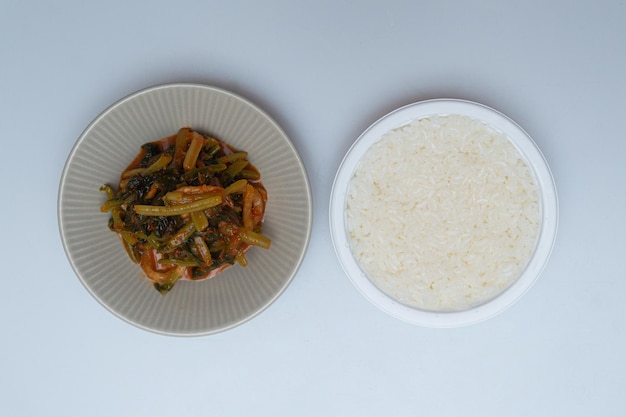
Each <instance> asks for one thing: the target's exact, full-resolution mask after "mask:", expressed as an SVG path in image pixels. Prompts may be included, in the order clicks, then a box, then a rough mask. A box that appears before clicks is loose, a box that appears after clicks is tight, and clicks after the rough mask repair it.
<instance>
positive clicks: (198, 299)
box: [58, 84, 312, 335]
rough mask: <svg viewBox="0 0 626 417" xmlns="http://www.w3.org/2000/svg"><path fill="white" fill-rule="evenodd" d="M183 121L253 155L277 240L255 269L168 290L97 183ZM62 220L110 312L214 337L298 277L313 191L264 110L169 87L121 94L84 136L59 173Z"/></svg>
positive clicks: (268, 228)
mask: <svg viewBox="0 0 626 417" xmlns="http://www.w3.org/2000/svg"><path fill="white" fill-rule="evenodd" d="M183 126H190V127H192V128H193V129H195V130H198V131H201V132H205V133H209V134H212V135H214V136H216V137H218V138H220V139H222V140H224V141H226V142H227V143H229V144H231V145H233V146H234V147H236V148H239V149H242V150H245V151H247V152H248V153H249V159H250V162H251V163H253V164H254V165H255V166H256V167H257V168H258V169H259V171H260V173H261V175H262V181H263V184H264V185H265V187H266V188H267V191H268V203H267V207H266V213H265V222H264V226H263V233H264V234H265V235H267V236H268V237H270V238H271V240H272V246H271V248H270V249H269V250H265V249H260V248H252V250H250V251H249V252H248V254H247V258H248V261H249V265H248V267H245V268H244V267H241V266H239V265H235V266H233V267H231V268H228V269H226V270H225V271H224V272H222V273H221V274H219V275H218V276H217V277H215V278H212V279H209V280H205V281H201V282H190V281H181V282H179V283H177V284H176V286H175V287H174V289H173V290H172V291H170V293H168V294H167V295H165V296H163V295H161V294H159V293H158V292H157V291H155V290H154V288H153V287H152V283H151V282H150V281H149V280H148V279H147V278H145V277H144V275H143V272H142V271H141V269H140V268H139V266H138V265H136V264H133V263H132V262H131V261H130V260H129V258H128V256H127V255H126V253H125V251H124V249H123V247H122V245H121V243H120V241H119V238H118V237H117V235H116V234H114V233H113V232H111V231H109V229H108V227H107V222H108V220H109V217H110V214H109V213H104V214H103V213H100V210H99V207H100V205H101V204H102V203H103V201H104V200H105V199H106V196H105V195H104V193H102V192H100V191H99V187H100V186H101V185H102V184H104V183H109V184H113V185H117V183H118V182H119V176H120V173H121V172H122V170H123V169H124V168H125V167H126V166H127V165H128V164H129V163H130V161H131V160H132V159H133V158H134V157H135V155H136V154H137V153H138V152H139V147H140V146H141V145H142V144H144V143H146V142H151V141H154V140H158V139H160V138H162V137H165V136H169V135H172V134H174V133H176V132H177V131H178V129H179V128H181V127H183ZM58 220H59V227H60V232H61V239H62V242H63V245H64V247H65V251H66V254H67V257H68V259H69V261H70V263H71V265H72V268H73V269H74V271H75V272H76V275H77V276H78V278H79V279H80V281H81V282H82V283H83V284H84V286H85V288H86V289H87V290H88V291H89V292H90V293H91V295H92V296H93V297H94V298H95V299H96V300H98V301H99V302H100V303H101V304H102V305H103V306H105V307H106V308H107V309H108V310H109V311H111V312H112V313H113V314H115V315H117V316H118V317H120V318H122V319H124V320H126V321H127V322H129V323H132V324H133V325H135V326H138V327H140V328H143V329H146V330H149V331H153V332H156V333H160V334H168V335H206V334H211V333H216V332H219V331H223V330H226V329H230V328H232V327H234V326H237V325H239V324H241V323H244V322H246V321H247V320H249V319H251V318H252V317H255V316H256V315H257V314H259V313H260V312H262V311H263V310H264V309H265V308H267V307H268V306H269V305H270V304H271V303H272V302H273V301H274V300H276V299H277V298H278V297H279V296H280V295H281V294H282V293H283V292H284V291H285V289H286V288H287V286H288V285H289V283H290V282H291V281H292V280H293V278H294V276H295V274H296V272H297V270H298V268H299V267H300V264H301V262H302V260H303V258H304V255H305V252H306V249H307V246H308V243H309V238H310V234H311V225H312V201H311V190H310V186H309V182H308V179H307V175H306V172H305V169H304V167H303V164H302V161H301V159H300V157H299V155H298V153H297V151H296V149H295V148H294V146H293V144H292V143H291V141H290V140H289V138H288V137H287V135H286V134H285V133H284V132H283V130H282V129H281V128H280V126H278V124H276V122H274V121H273V120H272V119H271V118H270V117H269V116H268V115H267V114H266V113H265V112H263V111H262V110H261V109H260V108H258V107H257V106H255V105H254V104H252V103H251V102H249V101H248V100H246V99H244V98H242V97H239V96H237V95H235V94H233V93H231V92H228V91H225V90H222V89H219V88H214V87H209V86H205V85H198V84H166V85H160V86H156V87H152V88H148V89H145V90H142V91H138V92H136V93H134V94H131V95H130V96H128V97H126V98H123V99H122V100H120V101H119V102H117V103H115V104H113V105H112V106H111V107H109V108H108V109H106V110H105V111H104V112H103V113H102V114H100V115H99V116H98V117H97V118H96V119H95V120H94V121H93V122H92V123H91V124H90V125H89V126H88V127H87V129H86V130H85V131H84V132H83V134H82V135H81V136H80V138H79V139H78V141H77V142H76V144H75V146H74V148H73V149H72V151H71V153H70V155H69V157H68V160H67V163H66V166H65V169H64V171H63V175H62V178H61V183H60V188H59V201H58ZM257 249H258V250H257Z"/></svg>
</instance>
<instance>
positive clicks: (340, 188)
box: [330, 99, 558, 327]
mask: <svg viewBox="0 0 626 417" xmlns="http://www.w3.org/2000/svg"><path fill="white" fill-rule="evenodd" d="M447 114H459V115H465V116H469V117H471V118H473V119H476V120H480V121H482V122H483V123H486V124H487V125H489V126H491V127H492V128H494V129H496V130H498V131H501V132H503V133H504V134H506V135H507V136H508V137H509V139H510V140H511V142H512V143H513V145H514V146H515V147H516V148H517V150H518V151H519V152H520V153H521V155H522V156H523V157H524V158H525V160H526V162H527V165H528V166H529V168H530V170H531V172H532V174H533V176H534V179H535V182H536V184H537V186H538V189H539V196H540V210H541V218H542V223H541V228H540V231H539V237H538V241H537V244H536V247H535V251H534V253H533V255H532V257H531V259H530V261H529V263H528V265H527V267H526V269H525V270H524V272H523V274H522V275H521V276H520V277H519V278H518V279H517V280H516V281H515V282H514V283H513V284H511V285H510V286H509V287H508V288H507V289H506V290H504V292H502V293H501V294H499V295H498V296H496V297H495V298H493V299H491V300H489V301H487V302H485V303H483V304H481V305H478V306H475V307H472V308H469V309H466V310H462V311H450V312H434V311H426V310H421V309H419V308H415V307H412V306H408V305H405V304H402V303H400V302H398V301H396V300H395V299H393V298H392V297H390V296H389V295H387V294H385V293H384V292H383V291H381V290H380V289H379V288H378V287H377V286H376V285H375V284H374V283H373V282H372V281H371V280H370V278H369V277H368V276H367V274H366V273H365V272H363V270H362V269H361V267H360V266H359V263H358V261H357V260H356V259H355V257H354V256H353V253H352V251H351V247H350V242H349V236H348V233H347V230H346V218H345V213H346V201H347V194H348V190H349V185H350V181H351V179H352V177H353V175H354V172H355V170H356V168H357V166H358V165H359V162H360V160H361V158H362V157H363V156H364V155H365V153H366V152H367V151H368V150H369V148H370V147H371V146H372V145H373V144H374V143H375V142H377V141H378V140H379V139H380V138H381V137H382V136H383V135H384V134H385V133H387V132H389V131H390V130H393V129H395V128H398V127H400V126H403V125H405V124H407V123H409V122H411V121H413V120H416V119H420V118H423V117H428V116H434V115H447ZM557 224H558V201H557V194H556V187H555V184H554V179H553V177H552V174H551V172H550V169H549V167H548V164H547V163H546V160H545V158H544V157H543V155H542V154H541V151H540V150H539V148H538V147H537V146H536V144H535V143H534V141H533V140H532V139H531V138H530V136H529V135H528V134H527V133H526V132H525V131H524V130H523V129H522V128H521V127H520V126H518V125H517V124H516V123H515V122H513V121H512V120H511V119H509V118H508V117H506V116H504V115H503V114H501V113H499V112H498V111H496V110H494V109H491V108H489V107H486V106H484V105H481V104H478V103H474V102H469V101H464V100H455V99H437V100H427V101H422V102H418V103H414V104H410V105H407V106H404V107H401V108H399V109H397V110H395V111H393V112H391V113H389V114H387V115H386V116H384V117H382V118H381V119H379V120H378V121H376V122H375V123H374V124H372V125H371V126H370V127H369V128H368V129H367V130H365V132H363V134H361V136H360V137H359V138H358V139H357V140H356V142H355V143H354V144H353V145H352V147H351V148H350V150H349V151H348V153H347V154H346V156H345V158H344V159H343V161H342V163H341V165H340V167H339V170H338V172H337V175H336V177H335V181H334V184H333V188H332V191H331V198H330V232H331V237H332V241H333V245H334V248H335V252H336V254H337V257H338V258H339V261H340V263H341V265H342V267H343V269H344V271H345V272H346V274H347V275H348V277H349V278H350V280H351V281H352V283H353V284H354V285H355V286H356V288H357V289H358V290H359V291H360V292H361V293H362V294H363V295H364V296H365V297H366V298H367V299H368V300H369V301H371V302H372V303H373V304H374V305H376V306H377V307H378V308H380V309H381V310H383V311H385V312H386V313H388V314H390V315H392V316H394V317H396V318H398V319H401V320H404V321H406V322H408V323H412V324H416V325H422V326H427V327H457V326H463V325H469V324H473V323H477V322H480V321H483V320H486V319H488V318H491V317H493V316H495V315H497V314H499V313H501V312H502V311H504V310H505V309H506V308H508V307H509V306H511V305H512V304H513V303H514V302H516V301H517V300H519V299H520V297H522V295H524V293H526V291H528V289H529V288H530V287H531V286H532V285H533V284H534V283H535V281H536V280H537V278H538V277H539V275H540V274H541V272H542V270H543V269H544V267H545V265H546V263H547V262H548V259H549V257H550V254H551V251H552V247H553V244H554V241H555V238H556V231H557Z"/></svg>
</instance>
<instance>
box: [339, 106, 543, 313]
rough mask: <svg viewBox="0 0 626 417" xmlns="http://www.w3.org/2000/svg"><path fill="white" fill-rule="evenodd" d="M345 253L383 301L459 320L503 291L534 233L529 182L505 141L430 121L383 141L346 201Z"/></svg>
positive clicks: (473, 128) (463, 124)
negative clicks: (448, 313) (453, 314)
mask: <svg viewBox="0 0 626 417" xmlns="http://www.w3.org/2000/svg"><path fill="white" fill-rule="evenodd" d="M346 224H347V226H346V227H347V232H348V235H349V242H350V247H351V251H352V253H353V254H354V256H355V259H356V260H357V262H358V263H359V265H360V267H361V269H362V270H363V271H364V272H365V273H366V275H367V276H368V277H369V279H370V280H371V281H372V282H373V283H374V284H375V285H376V286H377V287H378V288H380V289H381V290H382V291H383V292H385V293H386V294H388V295H389V296H391V297H392V298H394V299H395V300H397V301H399V302H400V303H403V304H405V305H408V306H411V307H416V308H418V309H423V310H428V311H438V312H442V311H460V310H465V309H467V308H471V307H474V306H477V305H480V304H481V303H484V302H486V301H488V300H490V299H492V298H494V297H495V296H497V295H498V294H500V293H501V292H502V291H504V290H506V288H508V287H509V286H510V285H511V284H512V283H513V282H515V280H516V279H518V278H519V277H520V275H521V274H522V273H523V271H524V269H525V268H526V266H527V264H528V262H529V260H530V258H531V256H532V254H533V252H534V248H535V245H536V241H537V239H538V235H539V229H540V227H541V214H540V200H539V192H538V188H537V184H536V182H535V180H534V176H533V174H532V172H531V170H530V169H529V167H528V165H527V164H526V162H525V160H524V158H523V156H522V155H521V154H520V152H519V151H518V150H517V149H516V148H515V146H514V145H513V143H512V142H511V140H510V139H509V138H508V137H507V136H506V135H505V134H503V133H501V132H499V131H497V130H495V129H493V128H492V127H490V126H488V125H486V124H485V123H483V122H481V121H479V120H475V119H472V118H470V117H468V116H464V115H456V114H450V115H433V116H429V117H424V118H421V119H418V120H414V121H412V122H410V123H407V124H405V125H403V126H401V127H398V128H396V129H393V130H391V131H389V132H387V133H386V134H384V135H383V136H382V137H381V138H380V139H379V140H378V141H377V142H376V143H374V144H373V145H372V146H371V148H370V149H369V150H368V151H367V152H366V154H365V155H364V156H363V158H362V160H361V162H360V164H359V165H358V166H357V168H356V170H355V172H354V175H353V177H352V178H351V181H350V185H349V190H348V196H347V201H346Z"/></svg>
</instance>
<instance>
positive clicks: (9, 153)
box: [0, 0, 626, 417]
mask: <svg viewBox="0 0 626 417" xmlns="http://www.w3.org/2000/svg"><path fill="white" fill-rule="evenodd" d="M0 9H1V11H0V57H1V61H0V132H1V133H2V149H3V152H4V153H3V154H4V157H3V158H2V159H3V161H2V163H1V164H0V169H1V170H2V171H1V173H2V177H1V178H2V180H1V187H2V188H1V195H2V197H3V198H2V203H1V206H0V207H2V209H1V210H2V212H1V214H2V238H1V241H2V260H3V262H2V264H3V269H4V271H5V272H4V273H3V274H2V278H3V279H2V287H1V288H2V296H1V300H0V323H1V326H2V327H1V330H2V336H1V342H0V415H2V416H52V415H59V416H109V417H110V416H134V417H137V416H151V417H157V416H351V415H354V416H418V415H419V416H592V415H593V416H623V415H625V413H626V399H624V391H625V390H626V330H625V327H626V325H625V322H624V319H625V318H626V300H625V295H626V268H625V266H624V265H625V263H624V258H625V257H626V243H625V238H624V236H626V220H625V218H626V187H625V184H626V168H625V159H626V116H625V110H626V2H624V1H623V0H622V1H476V2H453V1H393V0H385V1H378V2H374V1H364V2H358V1H344V0H333V1H307V2H304V1H302V2H298V1H268V2H263V1H256V0H255V1H247V2H237V1H230V2H217V1H187V0H177V1H167V2H166V1H161V0H157V1H129V0H123V1H122V0H109V1H106V2H93V1H85V0H77V1H68V0H58V1H53V2H47V1H34V2H29V1H5V2H4V4H3V6H2V7H1V8H0ZM178 81H182V82H199V83H204V84H210V85H214V86H217V87H221V88H225V89H229V90H231V91H233V92H235V93H237V94H240V95H242V96H244V97H247V98H248V99H250V100H252V101H253V102H255V103H257V104H258V105H259V106H261V107H262V108H263V109H264V110H266V111H267V112H268V113H269V114H270V115H271V116H272V117H273V118H274V119H276V120H277V121H278V123H279V124H281V125H282V127H283V128H284V129H285V131H286V132H287V134H288V135H289V136H290V137H291V139H292V141H293V142H294V144H295V146H296V148H297V149H298V151H299V152H300V154H301V156H302V158H303V160H304V163H305V165H306V167H307V170H308V174H309V179H310V182H311V185H312V189H313V197H314V225H313V235H312V238H311V242H310V246H309V251H308V254H307V257H306V259H305V261H304V263H303V264H302V267H301V269H300V271H299V273H298V275H297V276H296V278H295V280H294V281H293V283H292V284H291V286H290V287H289V288H288V289H287V291H286V292H285V293H284V294H283V296H282V297H281V298H280V299H279V300H278V301H277V302H275V303H274V304H273V305H272V306H270V308H268V309H267V310H266V311H265V312H263V314H261V315H260V316H258V317H256V318H254V319H253V320H251V321H249V322H247V323H245V324H244V325H242V326H240V327H237V328H235V329H233V330H230V331H227V332H223V333H219V334H217V335H213V336H208V337H200V338H173V337H166V336H160V335H156V334H152V333H149V332H146V331H144V330H140V329H137V328H135V327H133V326H131V325H129V324H127V323H125V322H123V321H122V320H120V319H118V318H116V317H114V316H113V315H112V314H110V313H109V312H108V311H106V310H105V309H104V308H103V307H102V306H100V305H99V304H98V303H97V302H96V301H95V300H94V299H93V298H92V297H91V296H90V295H89V294H88V293H87V291H86V290H85V289H84V288H83V287H82V285H81V284H80V282H79V280H78V279H77V278H76V277H75V275H74V274H73V272H72V269H71V267H70V265H69V263H68V261H67V258H66V256H65V253H64V251H63V247H62V245H61V240H60V237H59V232H58V226H57V217H56V216H57V211H56V204H57V192H58V186H59V179H60V176H61V172H62V170H63V166H64V164H65V160H66V158H67V155H68V153H69V151H70V149H71V148H72V146H73V144H74V142H75V141H76V139H77V138H78V136H79V135H80V134H81V132H82V131H83V129H84V128H85V127H86V126H87V125H88V124H89V123H90V121H91V120H92V119H93V118H94V117H96V116H97V115H98V114H99V113H100V112H101V111H102V110H104V109H105V108H106V107H108V106H109V105H110V104H112V103H113V102H115V101H117V100H118V99H120V98H121V97H123V96H125V95H127V94H129V93H132V92H134V91H136V90H138V89H141V88H144V87H148V86H152V85H155V84H159V83H165V82H178ZM438 97H453V98H462V99H469V100H473V101H478V102H481V103H483V104H486V105H489V106H491V107H494V108H496V109H498V110H500V111H502V112H503V113H505V114H507V115H508V116H509V117H511V118H513V119H514V120H515V121H517V122H518V123H519V124H520V125H522V126H523V127H524V128H525V129H526V130H527V131H528V132H529V133H530V135H531V136H533V138H534V139H535V141H536V142H537V144H538V145H539V147H540V148H541V149H542V151H543V152H544V154H545V156H546V159H547V160H548V162H549V164H550V166H551V168H552V171H553V174H554V177H555V180H556V184H557V188H558V191H559V198H560V208H561V211H560V225H559V235H558V238H557V242H556V246H555V248H554V252H553V256H552V259H551V261H550V263H549V264H548V266H547V268H546V269H545V271H544V273H543V275H542V276H541V278H540V279H539V281H538V282H537V284H536V285H535V286H534V287H533V288H532V289H531V291H530V292H529V293H528V294H527V295H526V296H525V297H524V298H523V299H522V300H520V301H519V302H518V303H517V304H515V305H514V306H513V307H512V308H510V309H509V310H507V311H505V312H504V313H503V314H501V315H499V316H498V317H496V318H494V319H491V320H489V321H487V322H484V323H481V324H477V325H473V326H470V327H464V328H459V329H446V330H443V329H439V330H437V329H427V328H421V327H417V326H411V325H408V324H405V323H403V322H400V321H398V320H395V319H393V318H391V317H389V316H387V315H386V314H385V313H382V312H381V311H380V310H378V309H376V308H375V307H374V306H373V305H371V304H370V303H369V302H368V301H367V300H365V299H364V298H363V297H362V296H361V295H360V294H359V293H358V291H357V290H356V289H355V288H354V287H353V286H352V284H351V283H350V281H349V280H348V279H347V278H346V276H345V275H344V274H343V272H342V270H341V268H340V265H339V263H338V261H337V259H336V256H335V254H334V251H333V249H332V245H331V241H330V235H329V228H328V214H327V213H328V200H329V193H330V188H331V185H332V181H333V178H334V175H335V172H336V170H337V168H338V165H339V162H340V161H341V159H342V157H343V155H344V154H345V152H346V151H347V150H348V148H349V146H350V145H351V144H352V143H353V141H354V140H355V139H356V138H357V137H358V135H359V134H360V133H361V132H362V131H363V130H364V129H365V128H367V126H368V125H369V124H370V123H372V122H373V121H375V120H376V119H377V118H379V117H381V116H383V115H384V114H386V113H387V112H389V111H391V110H393V109H395V108H397V107H399V106H402V105H405V104H408V103H411V102H415V101H419V100H424V99H429V98H438Z"/></svg>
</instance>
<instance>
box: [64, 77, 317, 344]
mask: <svg viewBox="0 0 626 417" xmlns="http://www.w3.org/2000/svg"><path fill="white" fill-rule="evenodd" d="M179 88H190V89H202V90H208V91H211V92H214V93H218V94H223V95H226V96H230V97H231V98H234V99H235V100H237V101H239V102H241V103H242V104H243V105H245V106H248V107H249V108H250V109H252V110H254V111H255V112H257V113H258V114H260V115H261V116H262V117H263V118H264V119H265V120H266V121H267V122H268V123H269V124H270V125H271V126H272V127H273V128H274V129H275V130H276V132H277V133H278V134H279V135H280V136H281V137H283V138H284V139H285V143H284V144H285V145H286V146H288V147H289V148H290V150H291V151H292V154H293V156H294V158H295V159H296V162H297V165H298V166H299V167H300V169H301V170H302V174H303V186H304V188H305V193H304V194H305V195H306V204H305V206H306V230H305V233H304V235H303V238H302V250H301V251H300V253H299V254H298V256H297V259H294V267H293V269H292V271H291V274H290V276H289V277H288V278H287V279H286V280H285V282H284V283H283V285H282V286H281V287H280V289H279V290H278V291H276V292H275V293H274V294H273V296H272V297H270V298H268V299H267V300H265V302H264V303H263V304H262V305H260V306H259V307H258V308H257V309H256V310H254V311H253V312H252V313H251V314H249V315H247V316H245V317H242V318H240V319H239V320H233V321H232V322H230V323H228V324H227V325H224V326H222V327H217V328H212V329H208V330H199V331H168V330H163V329H159V328H156V327H153V326H148V325H145V324H143V323H140V322H139V321H136V320H132V319H130V318H129V317H126V316H125V315H124V314H122V313H120V312H119V311H117V310H116V309H114V308H112V307H111V306H110V305H108V304H107V303H106V302H105V301H104V300H103V299H102V297H100V296H99V295H98V293H97V292H96V291H95V290H94V289H93V288H91V286H90V285H88V283H87V281H86V279H85V277H83V275H82V273H81V272H80V271H79V269H78V266H77V265H76V262H75V260H74V259H73V255H72V253H71V251H70V248H69V244H68V236H67V231H66V230H65V228H64V225H63V223H64V222H63V212H64V207H63V203H64V191H65V188H66V183H67V179H68V175H69V170H70V165H71V162H72V161H73V159H74V157H75V155H76V153H77V151H78V149H79V148H80V147H81V145H82V144H83V143H84V142H85V140H86V139H87V137H88V136H89V134H90V133H91V132H92V131H93V129H94V128H95V127H96V126H97V125H98V124H99V123H100V122H101V121H102V120H103V119H105V118H106V117H107V116H108V115H109V114H110V113H111V112H113V111H115V110H116V109H117V108H119V107H120V106H122V105H124V104H125V103H126V102H128V101H131V100H134V99H136V98H137V97H140V96H143V95H146V94H151V93H153V92H155V91H158V90H163V89H179ZM56 209H57V213H56V218H57V227H58V232H59V237H60V240H61V244H62V247H63V251H64V253H65V255H66V259H67V260H68V262H69V264H70V266H71V268H72V271H73V272H74V275H75V276H76V277H77V278H78V281H79V282H80V283H81V285H82V286H83V287H84V288H85V289H86V290H87V292H88V293H89V294H90V295H91V296H92V297H93V298H94V299H95V300H96V301H97V302H98V303H99V304H100V305H101V306H102V307H104V308H105V309H106V310H107V311H109V312H110V313H112V314H113V315H114V316H116V317H118V318H119V319H121V320H122V321H124V322H126V323H129V324H131V325H133V326H135V327H137V328H140V329H142V330H145V331H148V332H151V333H155V334H159V335H164V336H175V337H198V336H207V335H212V334H216V333H221V332H224V331H227V330H230V329H233V328H235V327H238V326H240V325H242V324H244V323H246V322H248V321H250V320H252V319H253V318H255V317H256V316H258V315H260V314H261V313H262V312H264V311H265V310H266V309H267V308H269V307H270V306H271V305H272V304H273V303H274V302H275V301H276V300H277V299H278V298H280V297H281V295H282V294H283V293H284V292H285V291H286V290H287V288H288V287H289V286H290V284H291V283H292V282H293V280H294V279H295V277H296V275H297V274H298V271H299V270H300V268H301V267H302V263H303V261H304V259H305V257H306V254H307V252H308V247H309V244H310V240H311V236H312V229H313V196H312V189H311V184H310V180H309V176H308V173H307V169H306V166H305V164H304V161H303V160H302V156H301V155H300V153H299V152H298V150H297V149H296V147H295V145H294V143H293V142H292V141H291V138H290V137H289V135H287V133H286V132H285V131H284V129H283V128H282V126H281V125H279V124H278V122H277V121H276V120H275V119H274V118H273V117H272V116H270V115H269V114H268V113H267V112H266V111H265V110H263V109H262V108H261V107H259V106H258V105H257V104H255V103H254V102H252V101H251V100H249V99H248V98H246V97H244V96H242V95H239V94H237V93H234V92H232V91H230V90H227V89H225V88H221V87H216V86H213V85H209V84H202V83H195V82H170V83H161V84H155V85H152V86H148V87H144V88H141V89H138V90H135V91H133V92H131V93H129V94H126V95H124V96H122V97H121V98H119V99H117V100H115V101H114V102H113V103H112V104H109V105H108V106H107V107H105V108H104V109H103V110H102V111H100V112H99V113H98V114H97V115H96V117H94V118H93V119H92V120H91V121H90V122H89V123H88V124H87V126H86V127H85V128H84V129H83V130H82V132H81V133H80V135H79V136H78V138H77V139H76V141H75V142H74V144H73V145H72V147H71V149H70V151H69V153H68V156H67V158H66V160H65V162H64V165H63V170H62V172H61V176H60V179H59V183H58V189H57V204H56Z"/></svg>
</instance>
